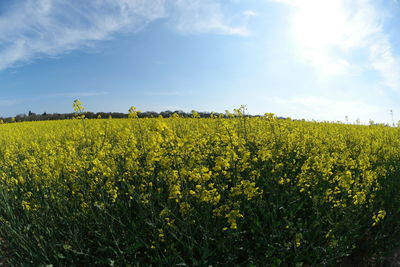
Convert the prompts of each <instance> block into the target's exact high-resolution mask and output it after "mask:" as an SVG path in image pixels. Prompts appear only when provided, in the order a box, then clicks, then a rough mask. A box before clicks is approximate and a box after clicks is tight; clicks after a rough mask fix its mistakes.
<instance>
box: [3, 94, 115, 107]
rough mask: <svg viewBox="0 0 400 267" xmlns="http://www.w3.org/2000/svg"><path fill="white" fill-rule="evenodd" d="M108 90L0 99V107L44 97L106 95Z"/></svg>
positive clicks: (38, 99) (34, 100) (39, 99)
mask: <svg viewBox="0 0 400 267" xmlns="http://www.w3.org/2000/svg"><path fill="white" fill-rule="evenodd" d="M107 94H108V92H105V91H99V92H95V91H88V92H71V93H55V94H47V95H38V96H33V97H25V98H14V99H0V107H8V106H14V105H17V104H23V103H30V102H36V101H41V100H44V99H56V98H65V97H69V98H79V97H95V96H102V95H107Z"/></svg>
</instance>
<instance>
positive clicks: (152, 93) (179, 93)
mask: <svg viewBox="0 0 400 267" xmlns="http://www.w3.org/2000/svg"><path fill="white" fill-rule="evenodd" d="M144 94H145V95H149V96H182V95H184V92H183V91H146V92H144Z"/></svg>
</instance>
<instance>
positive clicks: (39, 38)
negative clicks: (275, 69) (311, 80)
mask: <svg viewBox="0 0 400 267" xmlns="http://www.w3.org/2000/svg"><path fill="white" fill-rule="evenodd" d="M221 3H222V2H221V1H220V0H193V1H186V0H151V1H148V0H118V1H113V0H87V1H79V3H78V2H74V1H72V2H71V1H63V0H23V1H21V2H18V3H14V5H12V6H11V5H10V6H9V7H8V9H7V10H5V11H4V13H3V14H2V16H1V17H0V71H1V70H4V69H6V68H9V67H13V66H15V65H16V64H23V63H26V62H29V61H32V60H34V59H36V58H38V57H43V56H57V55H60V54H62V53H66V52H68V51H71V50H74V49H78V48H82V47H90V46H92V45H93V44H94V43H95V41H100V40H107V39H110V38H112V37H113V35H114V34H115V33H118V32H137V31H140V30H141V29H143V28H144V27H146V25H148V24H149V23H151V22H153V21H155V20H158V19H161V18H166V19H167V21H168V23H169V25H170V26H171V28H173V29H174V30H176V31H178V32H180V33H182V34H189V33H216V34H228V35H246V34H247V29H246V27H245V26H232V25H234V24H235V23H236V22H233V21H230V20H229V16H227V15H225V14H224V12H223V11H222V8H221V5H222V4H221ZM242 16H246V15H244V14H243V15H242Z"/></svg>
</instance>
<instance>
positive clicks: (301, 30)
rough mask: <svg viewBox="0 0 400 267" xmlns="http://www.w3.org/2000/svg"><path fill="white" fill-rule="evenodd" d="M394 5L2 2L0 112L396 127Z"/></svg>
mask: <svg viewBox="0 0 400 267" xmlns="http://www.w3.org/2000/svg"><path fill="white" fill-rule="evenodd" d="M399 14H400V2H399V1H396V0H375V1H372V0H371V1H369V0H348V1H347V0H329V1H328V0H114V1H111V0H87V1H78V0H71V1H62V0H2V1H0V90H1V95H0V116H14V115H16V114H19V113H27V112H28V111H29V110H31V111H33V112H36V113H42V112H45V111H46V112H71V111H72V101H73V100H74V99H77V98H78V99H80V100H81V101H82V102H83V103H84V104H85V106H86V107H87V109H88V110H90V111H94V112H97V111H122V112H126V111H127V110H128V109H129V107H130V106H132V105H134V106H137V107H138V108H139V109H141V110H143V111H162V110H184V111H191V110H193V109H194V110H198V111H216V112H223V111H225V110H226V109H228V110H232V109H233V108H236V107H238V106H239V105H241V104H245V105H246V106H247V108H248V111H249V113H251V114H264V113H265V112H272V113H275V114H277V115H278V116H285V117H286V116H290V117H292V118H305V119H310V120H311V119H315V120H329V121H336V120H340V121H344V120H345V116H348V117H349V120H350V121H355V120H356V119H360V120H361V121H362V122H368V120H370V119H372V120H374V121H376V122H392V118H391V114H390V110H393V115H394V120H395V121H398V120H400V16H399Z"/></svg>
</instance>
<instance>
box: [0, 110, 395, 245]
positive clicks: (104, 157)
mask: <svg viewBox="0 0 400 267" xmlns="http://www.w3.org/2000/svg"><path fill="white" fill-rule="evenodd" d="M74 108H75V111H76V113H77V114H78V115H80V117H79V118H81V119H82V120H83V121H84V125H83V124H81V123H77V122H76V120H65V121H51V122H26V123H18V124H2V125H0V143H1V146H0V155H1V158H2V160H1V161H0V179H1V181H2V183H3V186H4V188H6V190H7V191H8V193H9V195H11V196H13V197H14V200H15V202H16V203H18V204H19V205H18V206H20V207H21V208H22V209H23V210H25V211H27V212H35V211H38V210H40V209H41V207H43V205H45V203H46V202H52V203H59V205H60V206H62V205H65V203H70V204H71V203H76V205H75V206H74V207H78V208H80V209H81V211H82V212H87V211H88V210H90V209H101V210H104V209H107V207H110V206H113V205H120V204H121V203H131V202H132V203H136V202H140V203H142V204H143V205H145V206H146V205H150V204H151V203H155V202H157V203H160V204H159V205H160V208H159V211H158V213H157V214H160V215H159V216H160V217H162V218H163V221H164V223H165V226H166V227H173V225H174V224H175V222H176V220H177V219H176V216H180V217H181V218H187V217H190V215H191V214H192V213H193V212H195V211H196V209H198V208H199V207H207V209H206V208H204V210H208V211H209V213H210V216H212V217H213V218H216V219H217V220H218V219H219V220H221V221H224V224H225V225H224V228H223V229H224V230H226V229H232V230H234V229H237V228H239V226H240V221H241V219H243V218H244V217H245V216H246V212H245V208H244V207H251V206H252V205H255V203H257V201H261V200H265V198H266V197H267V196H268V194H269V187H268V185H269V184H271V183H275V184H276V187H279V188H281V190H292V189H293V190H295V191H296V192H297V193H298V194H301V195H305V196H307V197H308V198H309V199H311V200H312V201H313V203H319V204H321V205H328V206H329V207H330V208H332V209H341V208H346V207H348V206H368V205H372V204H373V202H374V199H375V197H376V193H377V192H378V191H379V190H380V188H381V184H380V179H383V178H384V177H385V176H386V174H387V173H388V172H390V171H391V169H390V165H388V164H386V163H387V162H388V161H389V159H390V158H393V157H394V156H393V155H395V154H396V153H398V152H399V151H398V147H400V144H399V143H400V141H399V139H398V137H397V132H395V131H394V129H392V128H389V127H383V126H353V125H343V124H332V123H309V122H304V121H291V120H278V119H277V118H276V117H274V115H273V114H266V116H264V117H257V118H247V117H245V116H244V115H243V114H244V111H245V110H244V109H238V110H236V111H235V114H230V116H229V117H230V118H221V117H217V116H212V118H209V119H199V115H198V114H197V113H195V112H194V113H193V118H189V119H183V118H179V116H178V115H175V116H173V117H171V118H168V119H165V118H146V119H139V118H138V113H139V111H138V110H137V109H136V108H134V107H132V108H131V109H130V110H129V114H130V115H129V117H130V119H118V120H115V119H97V120H86V119H84V117H83V116H81V113H82V111H83V108H82V106H81V103H80V102H76V103H75V105H74ZM238 116H239V117H238ZM387 140H390V142H388V141H387ZM171 202H172V203H173V204H171ZM161 203H163V204H161ZM167 203H168V205H167ZM71 205H73V204H71ZM124 205H125V204H124ZM126 205H128V206H129V205H131V204H126ZM174 205H175V206H174ZM166 206H168V207H170V209H171V211H168V209H166ZM173 207H176V211H177V212H176V211H173V209H174V208H173ZM378 210H379V211H378V212H377V213H376V214H375V215H374V216H373V217H372V221H373V225H376V224H378V223H379V222H380V221H382V219H383V218H384V217H385V211H383V210H381V209H378ZM158 236H159V238H160V239H162V240H165V239H166V238H168V231H167V230H166V229H164V230H163V229H161V230H160V231H159V233H158ZM300 239H301V238H300V236H296V238H295V243H296V247H299V246H300V244H301V243H300Z"/></svg>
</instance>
